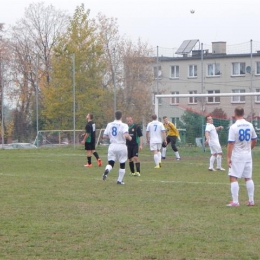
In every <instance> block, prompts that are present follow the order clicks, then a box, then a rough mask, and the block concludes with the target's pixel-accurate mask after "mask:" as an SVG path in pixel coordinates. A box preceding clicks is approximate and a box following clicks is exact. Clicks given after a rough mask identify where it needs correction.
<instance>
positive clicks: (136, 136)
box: [126, 116, 143, 176]
mask: <svg viewBox="0 0 260 260" xmlns="http://www.w3.org/2000/svg"><path fill="white" fill-rule="evenodd" d="M126 121H127V124H128V132H129V135H130V136H131V137H132V140H131V141H129V140H126V145H127V151H128V160H129V167H130V171H131V174H132V175H133V176H141V174H140V172H141V167H140V162H139V158H138V153H139V151H140V150H142V149H143V133H142V129H141V127H140V126H139V125H137V124H135V123H134V120H133V117H131V116H128V117H127V118H126ZM135 169H136V170H135Z"/></svg>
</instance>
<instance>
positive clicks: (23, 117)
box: [10, 3, 68, 141]
mask: <svg viewBox="0 0 260 260" xmlns="http://www.w3.org/2000/svg"><path fill="white" fill-rule="evenodd" d="M67 21H68V16H67V15H66V14H65V12H62V11H58V10H56V9H55V8H54V7H53V6H52V5H50V6H45V5H44V3H38V4H31V5H29V7H28V8H27V9H26V10H25V16H24V18H22V19H21V20H19V21H18V22H17V23H16V25H15V26H13V27H12V29H11V44H10V48H11V51H12V59H13V60H12V64H11V67H10V70H11V71H12V81H13V82H14V85H13V86H12V88H11V89H10V92H11V95H12V97H13V99H14V100H15V101H16V110H15V118H16V121H15V129H16V133H15V135H16V136H17V137H18V139H19V141H26V140H30V139H32V138H33V135H34V137H35V134H36V133H35V130H36V129H33V127H32V126H33V125H34V124H33V121H35V114H36V113H35V111H36V107H35V103H36V90H39V91H38V93H39V100H38V101H39V102H38V104H39V108H40V107H41V103H42V102H41V100H42V99H41V90H43V89H44V88H45V87H46V86H48V85H49V83H50V71H51V63H50V57H51V53H52V49H53V47H54V45H55V43H56V40H57V39H58V38H59V36H60V34H61V32H62V31H63V30H64V27H66V25H67Z"/></svg>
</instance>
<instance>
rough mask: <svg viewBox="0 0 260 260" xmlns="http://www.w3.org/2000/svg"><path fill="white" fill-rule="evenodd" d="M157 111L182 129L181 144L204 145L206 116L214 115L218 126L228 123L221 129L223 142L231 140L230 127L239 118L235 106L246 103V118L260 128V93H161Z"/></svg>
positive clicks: (160, 115)
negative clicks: (235, 113) (228, 138)
mask: <svg viewBox="0 0 260 260" xmlns="http://www.w3.org/2000/svg"><path fill="white" fill-rule="evenodd" d="M154 100H155V102H154V103H155V111H154V112H155V114H156V115H157V116H158V119H159V120H161V121H162V118H163V116H167V117H168V119H169V120H170V121H171V122H173V123H174V124H175V125H176V127H177V129H179V132H180V135H181V137H182V135H183V137H184V138H181V143H180V144H181V145H186V146H200V147H202V148H203V149H204V150H205V147H204V132H205V126H206V122H205V117H206V116H207V115H211V116H212V118H213V123H214V125H215V126H219V125H222V126H224V129H223V131H219V132H218V134H219V137H220V141H221V143H222V145H224V144H226V143H227V137H228V130H229V127H230V125H231V124H232V123H233V122H234V121H235V119H234V109H235V107H237V106H242V107H243V108H244V109H245V119H247V120H248V121H250V122H252V123H253V125H254V126H255V128H256V130H257V131H259V130H260V92H248V93H245V92H239V93H233V92H232V93H212V94H197V93H194V94H157V95H155V99H154Z"/></svg>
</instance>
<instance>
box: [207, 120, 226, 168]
mask: <svg viewBox="0 0 260 260" xmlns="http://www.w3.org/2000/svg"><path fill="white" fill-rule="evenodd" d="M205 119H206V122H207V124H206V128H205V137H206V141H205V145H207V144H208V145H209V148H210V153H211V157H210V159H209V171H216V170H215V169H214V162H215V160H216V159H217V170H219V171H225V169H224V168H222V166H221V164H222V149H221V146H220V143H219V138H218V133H217V131H218V130H221V129H223V126H218V127H215V126H214V125H213V119H212V117H211V116H206V118H205Z"/></svg>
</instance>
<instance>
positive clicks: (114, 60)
mask: <svg viewBox="0 0 260 260" xmlns="http://www.w3.org/2000/svg"><path fill="white" fill-rule="evenodd" d="M113 84H114V113H115V112H116V49H115V48H113Z"/></svg>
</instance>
